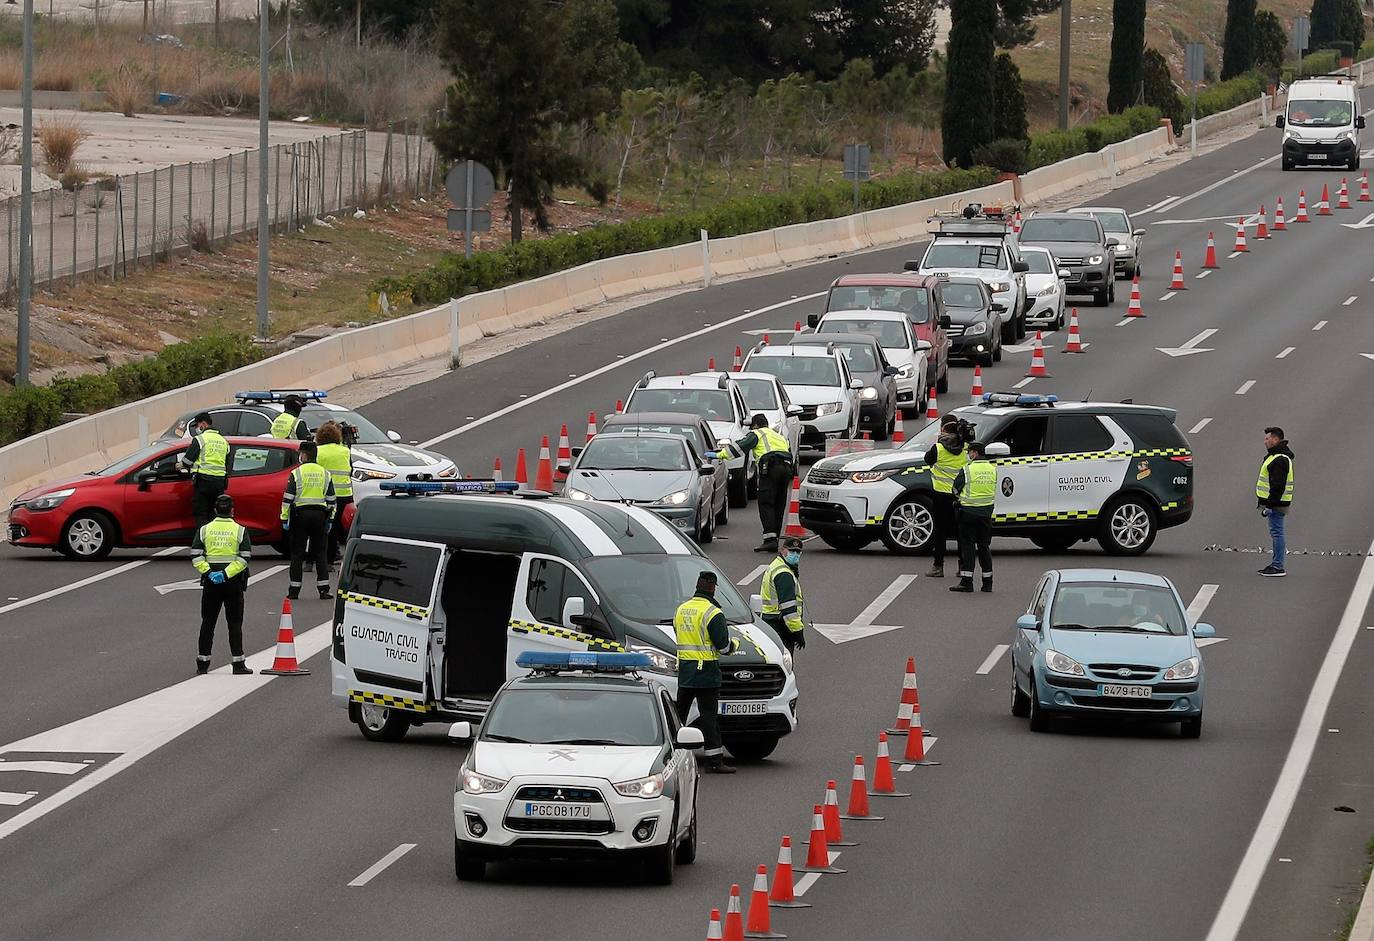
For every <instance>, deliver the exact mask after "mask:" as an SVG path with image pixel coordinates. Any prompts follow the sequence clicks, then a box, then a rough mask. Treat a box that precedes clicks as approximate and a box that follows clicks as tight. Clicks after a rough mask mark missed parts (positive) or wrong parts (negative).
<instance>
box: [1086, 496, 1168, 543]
mask: <svg viewBox="0 0 1374 941" xmlns="http://www.w3.org/2000/svg"><path fill="white" fill-rule="evenodd" d="M1101 519H1102V524H1101V529H1100V531H1099V532H1098V536H1097V541H1098V542H1099V543H1100V544H1101V546H1102V548H1103V549H1104V550H1105V551H1106V553H1107V554H1108V555H1142V554H1144V553H1145V551H1146V550H1148V549H1149V548H1150V546H1151V545H1152V544H1153V543H1154V541H1155V536H1156V535H1158V533H1159V524H1158V523H1157V522H1156V521H1155V511H1154V507H1153V506H1151V505H1150V502H1149V501H1148V500H1146V499H1145V498H1144V497H1140V496H1136V495H1134V494H1127V495H1126V496H1123V497H1118V498H1117V499H1115V500H1113V501H1112V502H1111V503H1110V504H1108V506H1107V510H1106V512H1104V513H1103V514H1102V517H1101Z"/></svg>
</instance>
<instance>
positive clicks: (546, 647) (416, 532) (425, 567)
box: [330, 481, 798, 759]
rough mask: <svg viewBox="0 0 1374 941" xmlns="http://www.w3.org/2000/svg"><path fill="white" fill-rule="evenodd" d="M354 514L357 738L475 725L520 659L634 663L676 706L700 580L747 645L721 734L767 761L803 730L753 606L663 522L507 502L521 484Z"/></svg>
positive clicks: (352, 673) (423, 485)
mask: <svg viewBox="0 0 1374 941" xmlns="http://www.w3.org/2000/svg"><path fill="white" fill-rule="evenodd" d="M382 487H383V489H385V490H387V491H388V492H389V495H387V496H374V497H368V498H366V499H364V500H362V501H361V502H360V503H359V504H358V512H357V516H356V517H355V518H354V521H353V527H352V530H351V534H350V538H349V541H348V546H347V548H346V550H345V553H344V558H343V566H342V569H341V574H340V578H339V590H338V600H337V602H336V604H335V614H334V636H333V644H332V651H331V657H330V672H331V675H332V686H331V688H332V693H333V697H334V699H335V701H336V702H337V703H338V704H339V705H340V706H344V707H346V708H347V709H348V714H349V718H350V719H352V721H354V722H355V723H357V725H358V728H359V729H360V731H361V732H362V734H363V735H364V736H365V737H366V738H369V739H372V740H377V741H396V740H398V739H400V738H401V737H402V736H404V735H405V733H406V731H407V730H408V729H409V728H410V727H411V726H413V725H423V724H425V723H427V722H452V721H456V720H460V719H479V720H480V719H481V718H482V717H483V716H485V715H486V713H487V709H488V707H489V705H490V702H491V697H492V695H493V694H494V693H495V692H496V691H497V690H498V689H499V688H500V687H501V685H502V684H504V683H505V682H506V680H507V679H509V678H511V677H513V676H516V675H519V674H520V673H521V672H523V671H521V670H520V668H519V665H518V663H517V658H518V657H519V656H520V655H521V654H523V653H526V652H529V651H534V652H541V653H559V654H564V653H584V652H588V651H592V652H601V651H605V652H632V653H642V654H644V655H645V656H647V657H648V658H649V661H650V665H649V667H647V668H646V670H647V671H648V672H649V673H651V674H652V675H654V676H655V677H657V678H660V679H661V681H662V682H663V683H664V685H665V686H666V687H667V688H668V689H669V690H670V691H673V692H674V693H675V692H676V688H677V656H676V651H677V643H676V638H675V636H674V632H673V623H672V622H673V614H674V613H675V612H676V610H677V608H678V605H680V604H681V603H682V602H683V601H685V600H687V599H688V598H690V597H691V596H692V593H693V591H694V589H695V586H696V580H697V575H698V573H700V572H701V571H703V570H710V571H714V572H716V573H717V577H718V578H719V586H718V588H717V593H716V602H717V603H718V604H719V605H720V607H721V610H722V611H723V612H724V613H725V616H726V619H727V620H728V621H729V622H730V632H731V635H732V636H733V637H735V638H737V639H738V640H739V641H740V650H739V652H738V653H735V654H732V655H730V656H727V657H724V658H722V661H721V672H722V675H723V685H722V687H721V696H720V729H721V736H722V738H723V739H724V742H725V747H726V748H728V749H729V750H730V752H731V753H732V754H733V755H735V756H736V757H739V758H746V759H748V758H764V757H766V756H768V755H769V754H771V753H772V751H773V749H774V748H775V747H776V746H777V743H778V740H779V739H781V738H782V737H783V736H784V735H787V734H789V733H790V732H792V731H793V729H795V728H796V725H797V699H798V692H797V682H796V677H795V676H794V675H793V671H792V658H791V655H790V654H788V653H787V652H786V651H784V650H783V649H782V647H781V644H780V642H779V640H778V639H777V637H776V636H775V635H774V634H773V631H772V629H771V628H769V627H768V626H767V625H766V624H764V623H763V622H762V621H761V620H758V619H757V618H756V614H755V611H756V610H757V608H758V602H755V603H754V604H752V605H751V603H750V602H749V601H747V600H746V599H744V598H743V597H741V595H740V594H739V592H738V590H737V589H736V588H735V586H734V585H733V584H732V582H731V580H730V579H729V578H727V577H726V576H725V575H724V574H722V573H720V570H719V569H718V568H716V566H715V564H714V563H712V562H711V560H710V559H708V558H706V557H705V556H703V555H702V554H701V552H700V550H698V549H697V547H696V546H695V545H693V544H692V543H691V542H690V541H689V540H688V539H687V538H686V537H685V536H683V535H682V534H681V533H679V532H678V531H677V530H676V529H674V527H673V526H672V525H670V524H668V523H666V522H664V521H663V519H662V518H661V517H659V516H658V515H657V514H655V513H653V512H651V511H649V510H645V509H642V508H639V507H635V506H627V505H622V504H616V503H603V502H597V501H590V500H564V499H561V498H555V497H551V496H550V495H549V494H546V493H537V492H521V493H518V494H517V493H514V491H515V489H516V487H517V485H516V484H515V483H500V482H497V483H491V482H481V481H454V482H440V481H406V482H403V483H386V484H383V485H382Z"/></svg>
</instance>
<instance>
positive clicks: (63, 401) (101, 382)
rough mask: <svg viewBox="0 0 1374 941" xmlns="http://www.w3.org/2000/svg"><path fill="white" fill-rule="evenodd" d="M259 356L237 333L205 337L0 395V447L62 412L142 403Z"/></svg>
mask: <svg viewBox="0 0 1374 941" xmlns="http://www.w3.org/2000/svg"><path fill="white" fill-rule="evenodd" d="M264 355H265V354H264V352H263V351H262V350H261V349H260V348H259V347H257V346H255V345H254V344H253V342H252V340H250V339H249V338H248V337H246V336H243V335H242V334H234V333H219V334H211V335H209V336H205V337H201V338H200V339H197V340H188V341H187V342H185V343H177V344H174V345H172V346H169V347H167V348H166V349H164V350H162V351H161V352H159V353H158V354H157V355H156V356H153V357H150V358H148V359H145V360H140V361H138V362H135V363H126V364H125V365H123V366H116V367H115V368H114V369H111V370H109V371H108V372H105V373H101V374H99V375H90V376H71V377H67V376H60V377H58V378H57V379H54V380H53V381H52V383H51V384H50V385H47V386H26V387H23V388H18V389H14V390H11V391H7V392H4V393H0V444H9V443H10V442H11V441H16V440H18V439H20V438H25V437H28V436H29V435H34V434H38V433H39V432H40V431H46V430H47V429H49V428H53V427H55V426H56V425H58V424H59V423H60V422H61V420H62V413H63V412H86V413H90V412H98V411H101V410H102V409H107V408H110V407H111V406H114V405H120V404H123V403H125V402H133V401H136V400H138V399H144V398H147V397H148V396H150V395H157V394H158V393H159V392H166V391H168V390H169V389H178V388H180V387H182V386H186V385H190V384H191V383H193V382H200V381H201V380H203V379H209V378H211V377H213V376H218V375H220V374H221V373H225V372H228V371H229V370H231V369H238V368H239V367H240V366H247V365H248V364H249V363H252V362H255V361H257V360H259V359H261V358H262V357H263V356H264Z"/></svg>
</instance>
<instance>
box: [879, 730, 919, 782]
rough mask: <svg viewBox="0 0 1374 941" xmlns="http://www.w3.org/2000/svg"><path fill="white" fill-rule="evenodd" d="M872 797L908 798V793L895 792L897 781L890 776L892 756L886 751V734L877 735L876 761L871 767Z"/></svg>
mask: <svg viewBox="0 0 1374 941" xmlns="http://www.w3.org/2000/svg"><path fill="white" fill-rule="evenodd" d="M873 796H874V797H910V796H911V794H910V793H909V792H908V791H899V790H897V781H896V780H895V778H894V777H893V775H892V756H891V755H889V754H888V751H887V733H886V732H879V733H878V760H877V762H876V763H875V764H874V765H873Z"/></svg>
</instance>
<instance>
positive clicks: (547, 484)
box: [534, 435, 553, 493]
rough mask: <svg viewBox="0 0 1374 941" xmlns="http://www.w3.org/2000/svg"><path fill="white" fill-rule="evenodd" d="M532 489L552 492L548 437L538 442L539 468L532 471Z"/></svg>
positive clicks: (551, 467) (545, 436) (551, 465)
mask: <svg viewBox="0 0 1374 941" xmlns="http://www.w3.org/2000/svg"><path fill="white" fill-rule="evenodd" d="M534 489H535V490H544V491H547V492H549V493H552V492H553V461H552V460H551V459H550V458H549V436H548V435H544V437H543V438H542V439H541V440H540V442H539V466H538V467H536V468H535V470H534Z"/></svg>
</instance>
